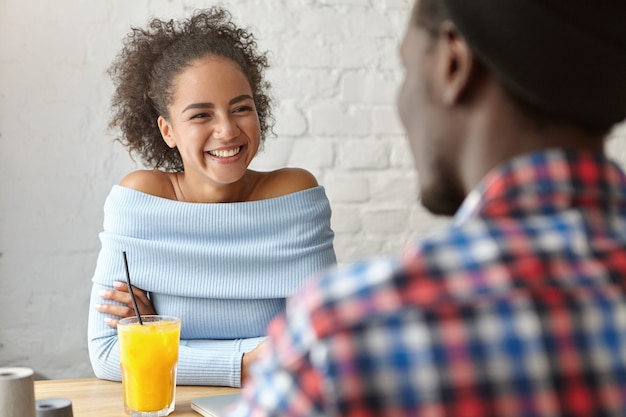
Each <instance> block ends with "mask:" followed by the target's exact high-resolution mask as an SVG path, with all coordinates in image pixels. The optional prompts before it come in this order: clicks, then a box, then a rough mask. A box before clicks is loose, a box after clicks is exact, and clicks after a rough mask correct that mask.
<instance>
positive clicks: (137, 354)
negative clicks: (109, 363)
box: [117, 316, 180, 416]
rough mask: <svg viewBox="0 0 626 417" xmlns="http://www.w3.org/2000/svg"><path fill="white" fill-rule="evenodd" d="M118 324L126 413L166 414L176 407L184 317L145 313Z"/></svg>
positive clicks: (136, 414)
mask: <svg viewBox="0 0 626 417" xmlns="http://www.w3.org/2000/svg"><path fill="white" fill-rule="evenodd" d="M142 321H143V325H141V324H139V323H138V322H137V318H136V317H129V318H126V319H122V320H120V322H119V324H118V326H117V332H118V340H119V344H120V366H121V367H122V389H123V391H124V404H125V408H126V413H127V414H130V415H131V416H166V415H168V414H169V413H171V412H172V411H173V410H174V399H175V398H174V396H175V392H176V363H177V362H178V344H179V340H180V319H178V318H176V317H167V316H142Z"/></svg>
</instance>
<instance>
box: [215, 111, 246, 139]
mask: <svg viewBox="0 0 626 417" xmlns="http://www.w3.org/2000/svg"><path fill="white" fill-rule="evenodd" d="M239 133H240V131H239V127H238V126H237V124H236V123H235V121H234V120H233V119H232V118H230V117H228V116H224V117H220V118H218V120H217V121H216V126H215V130H214V133H213V135H214V136H215V137H216V138H217V139H221V140H229V139H232V138H235V137H237V136H239Z"/></svg>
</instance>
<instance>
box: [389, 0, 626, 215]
mask: <svg viewBox="0 0 626 417" xmlns="http://www.w3.org/2000/svg"><path fill="white" fill-rule="evenodd" d="M624 21H626V2H622V1H615V0H598V1H595V0H594V1H591V0H509V1H502V0H472V1H467V0H417V1H416V4H415V7H414V10H413V13H412V16H411V19H410V23H409V25H408V28H407V31H406V34H405V37H404V40H403V43H402V48H401V54H402V59H403V62H404V64H405V66H406V76H405V81H404V85H403V88H402V90H401V93H400V95H399V98H398V105H399V113H400V116H401V119H402V121H403V123H404V125H405V128H406V130H407V134H408V137H409V141H410V144H411V148H412V150H413V155H414V159H415V163H416V167H417V169H418V173H419V176H420V188H421V193H422V202H423V204H424V205H425V206H426V207H427V208H428V209H430V210H431V211H433V212H435V213H439V214H453V213H454V212H455V211H456V208H458V206H459V204H460V202H461V201H462V200H463V198H464V197H465V194H466V193H467V189H464V187H463V185H462V180H463V178H462V176H461V172H460V165H463V163H462V162H461V155H459V153H460V152H462V151H463V150H464V146H467V144H466V143H464V142H463V136H464V135H465V134H466V133H467V127H468V124H471V123H474V122H475V119H471V118H470V117H468V116H467V115H468V114H469V112H468V110H475V107H477V106H480V105H482V104H483V103H482V102H481V101H480V100H478V99H477V97H479V96H480V94H481V91H480V90H481V83H482V82H483V81H484V80H485V79H489V80H495V83H496V84H497V85H498V88H499V90H500V91H501V93H502V95H503V96H505V97H506V98H507V101H508V102H509V103H510V104H511V105H512V107H513V108H514V109H515V111H516V112H517V113H519V115H520V116H521V117H524V118H525V119H526V120H527V121H529V122H530V123H531V124H532V125H533V126H534V127H535V128H537V129H542V128H545V127H554V126H568V127H570V128H572V129H577V130H578V131H580V132H582V134H584V135H586V136H588V137H589V138H591V139H590V140H596V141H597V140H601V138H602V137H603V136H604V135H605V134H606V133H607V132H608V131H609V130H610V128H611V127H612V126H613V125H614V124H615V123H617V122H620V121H622V120H623V119H624V117H626V31H625V30H624V29H623V27H624ZM483 84H485V83H483ZM451 110H453V111H451ZM598 138H599V139H598ZM502 140H503V141H505V140H507V138H502ZM465 150H466V151H467V149H465Z"/></svg>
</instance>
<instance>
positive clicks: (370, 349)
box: [232, 150, 626, 417]
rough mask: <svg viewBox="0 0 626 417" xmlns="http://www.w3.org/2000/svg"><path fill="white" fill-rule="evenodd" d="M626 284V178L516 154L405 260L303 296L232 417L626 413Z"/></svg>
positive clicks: (595, 167)
mask: <svg viewBox="0 0 626 417" xmlns="http://www.w3.org/2000/svg"><path fill="white" fill-rule="evenodd" d="M625 278H626V177H625V176H624V174H623V173H622V171H620V169H619V168H618V167H617V166H616V165H614V164H613V163H611V162H609V161H608V160H607V159H605V158H604V157H603V156H601V155H595V154H589V153H575V152H563V151H560V150H551V151H547V152H542V153H535V154H531V155H526V156H524V157H519V158H516V159H514V160H512V161H510V162H509V163H507V164H505V165H504V166H502V167H500V168H499V169H497V170H495V171H493V172H492V173H490V174H489V175H488V176H487V177H486V178H485V180H484V181H483V182H482V183H481V185H480V186H479V187H478V188H477V189H476V190H475V191H474V192H473V193H472V194H470V195H469V196H468V198H467V199H466V200H465V202H464V203H463V205H462V207H461V209H460V210H459V212H458V213H457V215H456V216H455V218H454V222H453V223H452V224H451V225H450V227H449V228H447V229H446V230H445V231H443V232H442V233H440V234H438V235H437V236H435V237H432V238H429V239H425V240H421V241H418V242H416V243H415V244H414V245H413V246H411V247H409V248H408V250H407V251H406V253H405V254H404V256H403V257H402V258H401V259H397V260H394V259H378V260H372V261H370V262H363V263H357V264H353V265H351V266H349V267H344V268H343V269H339V270H335V271H332V272H328V273H327V274H326V275H325V276H322V277H321V279H320V280H319V281H317V282H316V283H315V285H314V286H312V287H311V288H308V289H307V291H304V292H302V293H300V294H299V295H298V296H296V297H293V298H292V299H290V302H289V304H288V311H287V318H285V317H279V318H277V319H276V320H275V321H274V322H273V323H272V324H271V325H270V330H269V332H270V341H269V350H268V355H267V357H266V359H265V360H263V361H261V362H259V363H258V364H257V366H256V367H254V369H253V379H252V380H250V381H248V383H247V384H246V386H245V388H244V391H243V393H244V402H242V403H240V404H238V405H237V406H236V407H235V409H234V410H233V414H232V415H233V416H244V415H245V416H248V415H251V416H265V415H285V416H314V415H342V416H359V417H366V416H428V417H431V416H433V417H434V416H455V417H478V416H624V415H626V298H625V293H626V291H625V283H626V281H625Z"/></svg>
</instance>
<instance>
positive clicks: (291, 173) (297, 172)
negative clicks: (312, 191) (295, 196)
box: [255, 168, 319, 200]
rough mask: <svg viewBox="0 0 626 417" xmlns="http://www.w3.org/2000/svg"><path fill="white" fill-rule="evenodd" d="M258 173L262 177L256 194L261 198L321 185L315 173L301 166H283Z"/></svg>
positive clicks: (278, 195)
mask: <svg viewBox="0 0 626 417" xmlns="http://www.w3.org/2000/svg"><path fill="white" fill-rule="evenodd" d="M257 174H258V175H259V176H260V179H259V182H258V185H257V189H256V190H255V194H256V197H257V198H256V199H259V200H262V199H267V198H273V197H280V196H283V195H287V194H291V193H296V192H298V191H303V190H306V189H309V188H314V187H317V186H318V185H319V184H318V182H317V179H316V178H315V176H314V175H313V174H311V173H310V172H309V171H307V170H305V169H301V168H282V169H278V170H276V171H270V172H259V173H257Z"/></svg>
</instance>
